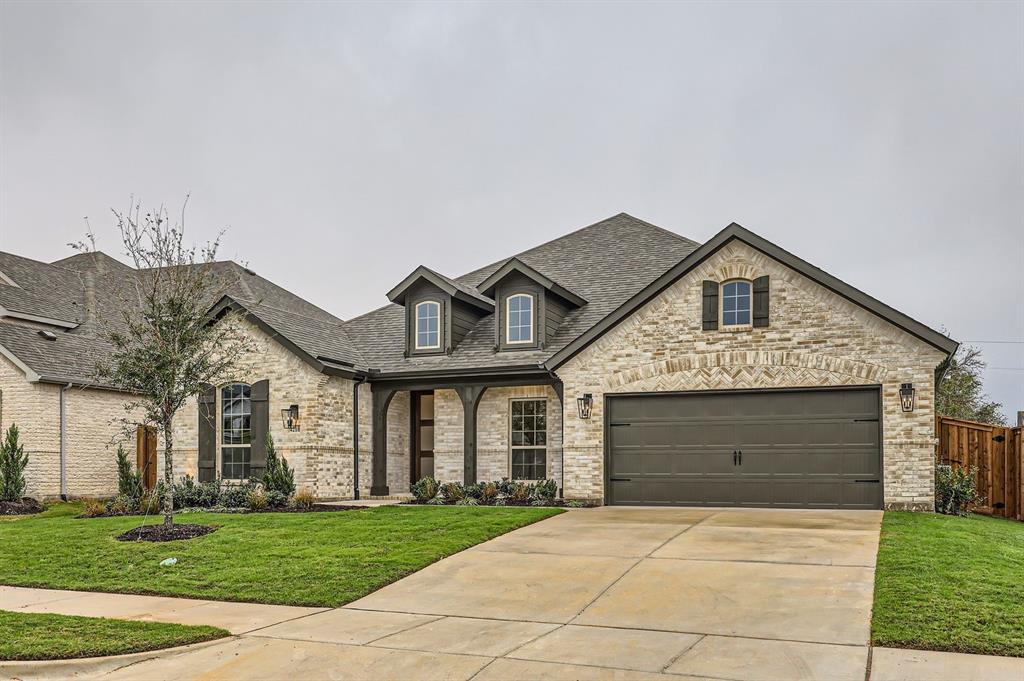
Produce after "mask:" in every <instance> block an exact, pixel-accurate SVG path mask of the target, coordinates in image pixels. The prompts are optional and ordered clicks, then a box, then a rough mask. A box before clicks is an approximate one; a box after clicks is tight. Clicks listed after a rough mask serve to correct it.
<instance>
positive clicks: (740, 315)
mask: <svg viewBox="0 0 1024 681" xmlns="http://www.w3.org/2000/svg"><path fill="white" fill-rule="evenodd" d="M749 324H750V282H749V281H742V280H741V281H727V282H725V283H724V284H722V326H748V325H749Z"/></svg>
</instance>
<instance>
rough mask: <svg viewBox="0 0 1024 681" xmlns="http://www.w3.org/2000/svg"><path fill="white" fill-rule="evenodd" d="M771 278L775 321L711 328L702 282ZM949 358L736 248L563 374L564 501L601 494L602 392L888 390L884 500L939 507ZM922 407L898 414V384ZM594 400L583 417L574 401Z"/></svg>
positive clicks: (757, 254) (568, 365)
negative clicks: (939, 417)
mask: <svg viewBox="0 0 1024 681" xmlns="http://www.w3.org/2000/svg"><path fill="white" fill-rule="evenodd" d="M765 274H767V275H769V276H770V278H771V279H770V281H771V302H770V307H771V322H770V326H769V327H768V328H763V329H748V330H745V331H702V330H701V281H702V280H704V279H712V280H716V281H724V280H726V279H731V278H735V277H743V278H747V279H753V278H755V277H758V276H762V275H765ZM943 358H944V355H943V353H942V352H941V351H939V350H936V349H935V348H933V347H931V346H930V345H927V344H925V343H924V342H922V341H920V340H918V339H917V338H914V337H913V336H910V335H909V334H907V333H905V332H903V331H901V330H900V329H898V328H896V327H894V326H892V325H891V324H889V323H888V322H885V321H883V320H882V319H881V318H879V317H877V316H875V315H873V314H871V313H869V312H867V311H866V310H864V309H863V308H860V307H859V306H856V305H854V304H853V303H850V302H848V301H846V300H845V299H843V298H840V297H839V296H837V295H835V294H834V293H832V292H831V291H829V290H827V289H825V288H823V287H821V286H819V285H818V284H816V283H814V282H812V281H810V280H809V279H807V278H805V277H804V276H802V275H800V274H799V273H797V272H795V271H793V270H791V269H789V268H788V267H786V266H784V265H782V264H781V263H779V262H777V261H775V260H773V259H771V258H769V257H767V256H765V255H764V254H762V253H760V252H758V251H756V250H754V249H751V248H749V247H747V246H746V245H744V244H741V243H739V242H732V243H730V244H728V245H726V246H725V247H723V248H722V249H721V250H720V251H719V252H718V253H716V254H715V255H714V256H712V257H711V258H709V259H708V260H707V261H705V262H704V263H702V264H701V265H699V266H698V267H697V268H696V269H695V270H693V271H691V272H690V273H688V274H687V275H686V276H684V277H683V278H682V279H680V280H679V281H678V282H676V283H675V284H673V285H672V286H671V287H669V288H668V289H667V290H665V291H664V292H663V293H661V294H660V295H659V296H657V297H656V298H655V299H654V300H652V301H651V302H649V303H648V304H646V305H645V306H643V307H642V308H641V309H640V310H638V311H637V312H636V313H635V314H633V315H632V316H630V317H629V318H628V319H626V320H624V321H623V322H622V323H620V324H619V325H617V326H616V327H615V328H614V329H612V330H611V331H609V332H608V333H606V334H605V335H604V336H602V337H601V338H600V339H598V340H597V341H596V342H595V343H593V344H592V345H590V346H589V347H588V348H586V349H585V350H584V351H583V352H581V353H580V354H579V355H577V356H576V357H574V358H573V359H571V360H570V361H569V362H567V363H566V364H565V365H563V366H562V367H560V368H559V369H558V372H557V373H558V375H559V377H560V378H561V379H562V381H563V384H564V394H565V395H566V405H565V410H564V413H565V418H566V420H565V442H566V446H565V451H564V457H565V495H566V497H568V498H590V499H603V497H604V481H603V466H604V441H603V438H604V433H603V423H604V415H603V407H604V405H603V402H604V400H603V397H604V395H606V394H614V393H625V392H647V391H675V390H706V389H728V388H781V387H815V386H828V385H881V386H882V407H883V414H882V421H883V423H882V426H883V428H882V432H883V443H882V446H883V461H884V475H885V479H884V486H885V503H886V506H887V507H890V508H915V509H922V510H930V509H931V508H932V503H933V468H934V462H933V456H934V444H935V439H934V437H935V435H934V369H935V367H936V365H938V364H939V362H941V361H942V360H943ZM906 382H911V383H913V384H914V386H915V388H916V389H917V408H916V409H915V411H914V412H912V413H909V414H905V413H903V412H902V411H901V410H900V405H899V398H898V390H899V384H900V383H906ZM587 392H589V393H592V394H593V395H594V413H593V416H592V418H591V419H590V420H587V421H583V420H580V419H579V418H578V417H577V416H576V414H575V412H576V405H575V398H576V397H577V396H579V395H582V394H583V393H587Z"/></svg>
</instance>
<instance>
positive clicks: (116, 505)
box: [107, 494, 139, 515]
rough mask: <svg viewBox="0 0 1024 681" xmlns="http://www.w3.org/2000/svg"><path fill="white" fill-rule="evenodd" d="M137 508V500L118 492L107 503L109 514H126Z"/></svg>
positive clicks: (133, 511)
mask: <svg viewBox="0 0 1024 681" xmlns="http://www.w3.org/2000/svg"><path fill="white" fill-rule="evenodd" d="M138 510H139V500H138V499H136V498H134V497H131V496H128V495H126V494H118V495H117V496H116V497H114V498H113V499H111V500H110V501H109V502H108V503H107V512H108V513H109V514H110V515H128V514H130V513H135V512H136V511H138Z"/></svg>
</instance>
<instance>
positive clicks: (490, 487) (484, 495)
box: [479, 482, 498, 504]
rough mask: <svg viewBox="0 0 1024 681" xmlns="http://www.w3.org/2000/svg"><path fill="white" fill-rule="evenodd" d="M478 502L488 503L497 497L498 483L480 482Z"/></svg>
mask: <svg viewBox="0 0 1024 681" xmlns="http://www.w3.org/2000/svg"><path fill="white" fill-rule="evenodd" d="M479 487H480V497H479V499H480V502H481V503H485V504H489V503H491V502H492V501H494V500H495V499H496V498H497V497H498V485H497V484H496V483H493V482H481V483H480V485H479Z"/></svg>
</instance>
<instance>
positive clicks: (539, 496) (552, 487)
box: [533, 479, 558, 503]
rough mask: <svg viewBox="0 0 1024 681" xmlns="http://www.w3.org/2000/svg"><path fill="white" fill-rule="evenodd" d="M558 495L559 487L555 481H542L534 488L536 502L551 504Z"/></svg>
mask: <svg viewBox="0 0 1024 681" xmlns="http://www.w3.org/2000/svg"><path fill="white" fill-rule="evenodd" d="M557 494H558V485H557V484H556V483H555V481H554V480H550V479H549V480H541V481H540V482H538V483H537V484H536V485H535V486H534V488H533V498H534V499H535V500H536V501H542V502H544V503H550V502H552V501H554V499H555V496H556V495H557Z"/></svg>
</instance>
